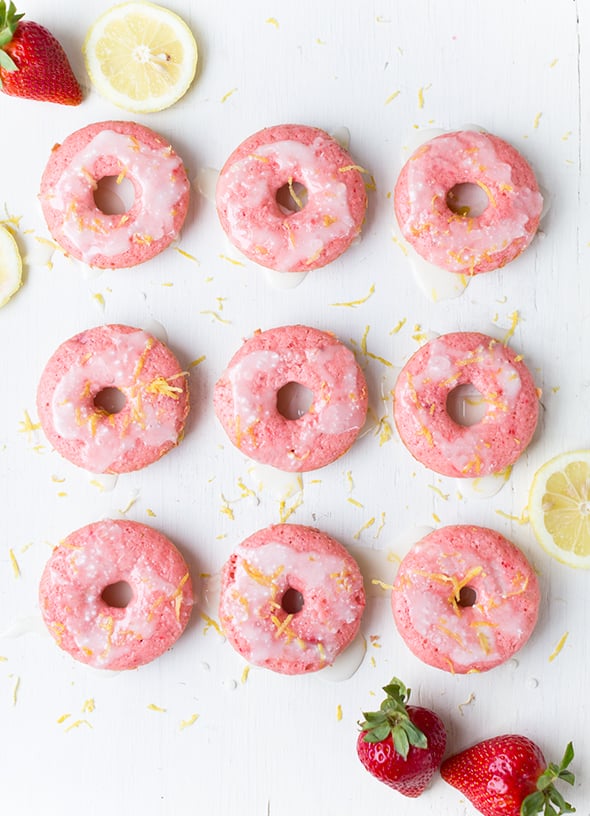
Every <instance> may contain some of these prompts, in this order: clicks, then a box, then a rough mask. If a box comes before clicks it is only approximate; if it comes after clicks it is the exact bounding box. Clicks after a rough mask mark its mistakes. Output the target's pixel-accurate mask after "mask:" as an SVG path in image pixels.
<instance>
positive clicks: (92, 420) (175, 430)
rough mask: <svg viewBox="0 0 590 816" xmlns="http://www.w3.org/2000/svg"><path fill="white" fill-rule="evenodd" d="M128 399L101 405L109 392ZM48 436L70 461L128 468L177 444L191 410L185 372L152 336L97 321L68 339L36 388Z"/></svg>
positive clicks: (104, 469) (99, 468) (96, 469)
mask: <svg viewBox="0 0 590 816" xmlns="http://www.w3.org/2000/svg"><path fill="white" fill-rule="evenodd" d="M111 389H114V390H115V391H118V392H120V393H119V396H120V397H121V400H123V399H124V405H123V407H122V409H121V410H120V411H118V412H113V413H109V412H108V411H107V410H105V408H104V407H100V402H101V395H104V393H105V391H106V390H111ZM37 410H38V412H39V419H40V421H41V425H42V427H43V430H44V432H45V435H46V436H47V438H48V439H49V441H50V442H51V444H52V445H53V447H54V448H55V449H56V450H57V451H58V452H59V453H60V454H61V455H62V456H64V457H65V458H66V459H68V460H69V461H70V462H73V463H74V464H75V465H78V466H79V467H82V468H86V470H90V471H92V472H93V473H126V472H128V471H132V470H138V469H139V468H142V467H145V466H146V465H149V464H151V463H152V462H155V461H156V460H157V459H159V458H160V457H161V456H163V455H164V454H165V453H167V451H169V450H170V448H172V447H174V446H175V445H177V444H178V442H179V441H180V439H181V435H182V432H183V428H184V421H185V419H186V417H187V414H188V411H189V395H188V385H187V382H186V372H185V371H183V370H182V369H181V368H180V365H179V364H178V361H177V359H176V357H175V356H174V355H173V354H172V352H171V351H170V349H168V348H167V347H166V346H165V345H164V344H163V343H161V342H160V341H159V340H157V339H156V338H155V337H153V336H152V335H151V334H148V333H147V332H144V331H142V330H141V329H134V328H132V327H131V326H119V325H111V326H98V327H97V328H94V329H88V330H87V331H84V332H82V333H81V334H77V335H76V336H75V337H71V338H70V339H69V340H66V341H65V342H64V343H62V344H61V345H60V346H59V348H58V349H57V350H56V351H55V352H54V354H53V355H52V357H51V358H50V360H49V362H48V363H47V365H46V367H45V369H44V371H43V373H42V375H41V379H40V381H39V387H38V390H37Z"/></svg>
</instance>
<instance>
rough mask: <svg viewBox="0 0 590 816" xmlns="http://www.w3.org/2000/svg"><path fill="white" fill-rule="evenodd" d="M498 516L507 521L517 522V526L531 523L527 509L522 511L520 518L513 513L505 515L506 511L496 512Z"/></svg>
mask: <svg viewBox="0 0 590 816" xmlns="http://www.w3.org/2000/svg"><path fill="white" fill-rule="evenodd" d="M496 514H497V515H498V516H501V517H502V518H505V519H507V520H508V521H514V522H516V524H521V525H524V524H528V523H529V518H528V512H527V510H526V509H525V510H523V511H522V513H521V514H520V516H514V515H512V514H511V513H505V512H504V510H496Z"/></svg>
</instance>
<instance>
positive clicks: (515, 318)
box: [502, 310, 520, 346]
mask: <svg viewBox="0 0 590 816" xmlns="http://www.w3.org/2000/svg"><path fill="white" fill-rule="evenodd" d="M508 317H509V318H510V328H509V329H508V331H507V332H506V334H505V335H504V337H503V338H502V344H503V345H504V346H506V345H508V341H509V340H510V338H511V337H512V336H513V334H514V332H515V331H516V327H517V326H518V324H519V323H520V314H519V312H518V310H515V311H514V312H512V314H510V315H508Z"/></svg>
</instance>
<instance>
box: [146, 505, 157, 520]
mask: <svg viewBox="0 0 590 816" xmlns="http://www.w3.org/2000/svg"><path fill="white" fill-rule="evenodd" d="M145 512H146V513H147V515H148V516H149V517H150V518H156V514H155V513H154V511H153V510H152V509H151V507H146V510H145Z"/></svg>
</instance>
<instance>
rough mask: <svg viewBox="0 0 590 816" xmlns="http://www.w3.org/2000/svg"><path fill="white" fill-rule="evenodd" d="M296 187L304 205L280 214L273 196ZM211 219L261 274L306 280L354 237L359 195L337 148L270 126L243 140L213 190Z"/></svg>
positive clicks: (306, 131) (351, 168) (361, 210)
mask: <svg viewBox="0 0 590 816" xmlns="http://www.w3.org/2000/svg"><path fill="white" fill-rule="evenodd" d="M296 183H299V184H301V185H303V187H304V188H305V190H306V191H307V203H305V205H304V206H303V208H302V209H300V210H299V211H297V212H292V211H291V210H289V209H287V208H284V207H281V206H280V205H279V203H278V202H277V193H278V191H279V190H281V189H282V188H284V187H285V186H288V187H289V189H290V191H291V195H292V198H293V200H294V201H297V202H299V203H304V202H303V201H301V199H300V198H299V196H298V195H297V193H296V192H295V188H294V186H293V185H294V184H296ZM216 199H217V212H218V215H219V219H220V221H221V225H222V227H223V229H224V230H225V232H226V233H227V235H228V237H229V239H230V241H231V242H232V243H233V244H234V245H235V246H236V247H237V248H238V249H239V250H240V251H241V252H243V253H244V255H246V257H248V258H250V260H252V261H255V262H256V263H258V264H261V265H262V266H266V267H268V268H270V269H275V270H277V271H279V272H309V271H310V270H312V269H318V268H319V267H321V266H325V265H326V264H328V263H330V262H331V261H333V260H334V259H335V258H338V257H339V256H340V255H341V254H342V253H343V252H344V251H345V250H346V249H348V247H349V246H350V244H351V242H352V241H353V239H354V238H355V237H356V236H357V235H358V234H359V232H360V230H361V226H362V223H363V220H364V217H365V210H366V207H367V194H366V191H365V185H364V182H363V178H362V176H361V173H360V172H359V168H358V166H357V165H356V164H354V162H353V160H352V159H351V157H350V156H349V154H348V153H347V152H346V151H345V150H344V149H343V148H342V147H340V145H339V144H338V142H337V141H336V140H335V139H333V138H332V137H331V136H329V135H328V134H327V133H325V132H324V131H323V130H319V129H318V128H314V127H305V126H304V125H278V126H276V127H269V128H266V129H265V130H261V131H259V132H258V133H255V134H254V135H253V136H250V137H249V138H248V139H246V141H245V142H242V144H241V145H240V146H239V147H237V148H236V150H234V152H233V153H232V154H231V156H230V157H229V158H228V160H227V161H226V163H225V165H224V167H223V169H222V171H221V174H220V176H219V180H218V183H217V194H216Z"/></svg>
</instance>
